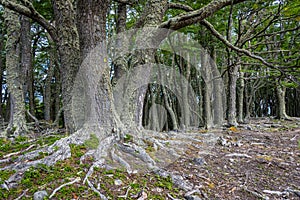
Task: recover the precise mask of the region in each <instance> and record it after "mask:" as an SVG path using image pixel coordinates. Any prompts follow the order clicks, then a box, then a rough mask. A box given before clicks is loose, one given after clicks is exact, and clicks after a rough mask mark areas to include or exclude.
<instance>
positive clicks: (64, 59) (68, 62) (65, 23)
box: [52, 0, 101, 133]
mask: <svg viewBox="0 0 300 200" xmlns="http://www.w3.org/2000/svg"><path fill="white" fill-rule="evenodd" d="M52 5H53V10H54V18H55V23H56V31H57V41H58V51H59V55H60V62H61V69H60V70H61V80H62V101H63V109H64V123H65V127H66V130H67V132H69V133H73V132H74V131H75V130H76V128H75V124H74V121H73V113H72V107H71V103H72V102H71V100H72V90H73V84H74V79H75V77H76V74H77V72H78V67H79V64H80V50H79V36H78V32H77V27H76V21H75V20H76V17H75V16H76V15H75V10H74V8H73V4H72V2H71V1H69V0H67V1H66V0H52ZM99 5H101V4H99ZM99 5H98V6H97V7H100V6H99Z"/></svg>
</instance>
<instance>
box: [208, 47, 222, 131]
mask: <svg viewBox="0 0 300 200" xmlns="http://www.w3.org/2000/svg"><path fill="white" fill-rule="evenodd" d="M216 60H217V56H216V51H215V49H213V50H212V53H211V59H210V67H211V68H212V69H211V70H212V75H213V80H212V81H213V101H212V104H213V106H212V107H213V123H214V126H215V127H221V126H222V125H223V120H224V111H223V107H224V106H223V94H224V88H223V80H222V77H221V74H220V72H219V69H218V67H217V64H216Z"/></svg>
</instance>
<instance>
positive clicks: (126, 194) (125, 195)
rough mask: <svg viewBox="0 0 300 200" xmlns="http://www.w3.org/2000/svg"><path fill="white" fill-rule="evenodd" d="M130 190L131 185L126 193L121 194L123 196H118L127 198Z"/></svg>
mask: <svg viewBox="0 0 300 200" xmlns="http://www.w3.org/2000/svg"><path fill="white" fill-rule="evenodd" d="M130 190H131V186H129V187H128V188H127V190H126V193H125V194H124V195H121V196H118V197H120V198H124V199H127V197H128V194H129V191H130Z"/></svg>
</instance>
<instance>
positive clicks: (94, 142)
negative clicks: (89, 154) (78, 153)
mask: <svg viewBox="0 0 300 200" xmlns="http://www.w3.org/2000/svg"><path fill="white" fill-rule="evenodd" d="M84 144H85V146H87V147H88V148H91V149H97V147H98V146H99V139H98V137H97V136H96V134H94V133H91V134H90V138H89V139H88V140H86V141H85V142H84Z"/></svg>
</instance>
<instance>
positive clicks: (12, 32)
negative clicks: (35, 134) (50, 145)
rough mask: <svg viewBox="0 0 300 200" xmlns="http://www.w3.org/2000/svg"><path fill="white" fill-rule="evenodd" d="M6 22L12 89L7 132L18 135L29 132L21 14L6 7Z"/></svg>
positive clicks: (9, 86) (7, 59) (9, 82)
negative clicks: (23, 74)
mask: <svg viewBox="0 0 300 200" xmlns="http://www.w3.org/2000/svg"><path fill="white" fill-rule="evenodd" d="M5 23H6V28H7V42H6V70H7V86H8V88H9V91H10V101H11V102H10V106H11V108H10V111H11V112H10V113H11V115H10V120H9V125H8V127H7V134H8V135H13V136H18V135H23V134H25V133H26V132H27V127H26V119H25V112H26V110H25V104H24V93H23V83H24V81H23V80H22V77H24V76H22V75H21V70H20V67H19V66H20V65H19V64H20V63H19V61H20V60H19V59H20V57H19V55H20V44H19V41H20V30H21V25H20V22H19V16H18V15H17V14H15V13H14V12H13V11H10V10H8V9H5Z"/></svg>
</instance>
